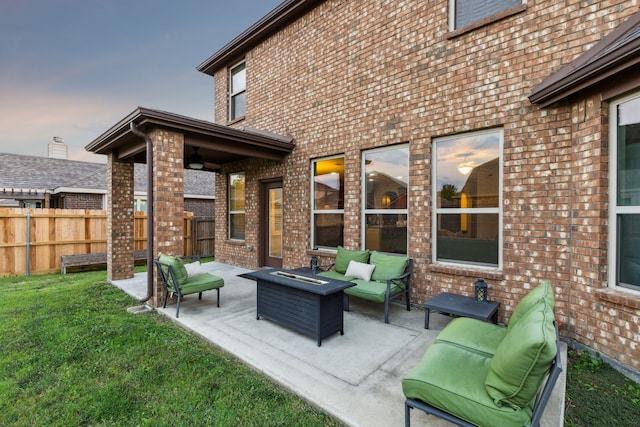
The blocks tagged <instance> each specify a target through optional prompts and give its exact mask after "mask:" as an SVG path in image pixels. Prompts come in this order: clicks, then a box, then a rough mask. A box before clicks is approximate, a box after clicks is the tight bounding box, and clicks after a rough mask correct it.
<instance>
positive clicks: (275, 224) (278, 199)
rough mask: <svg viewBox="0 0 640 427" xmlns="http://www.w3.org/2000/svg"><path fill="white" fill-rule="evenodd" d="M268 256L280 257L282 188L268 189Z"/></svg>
mask: <svg viewBox="0 0 640 427" xmlns="http://www.w3.org/2000/svg"><path fill="white" fill-rule="evenodd" d="M269 256H271V257H276V258H282V188H273V189H270V190H269Z"/></svg>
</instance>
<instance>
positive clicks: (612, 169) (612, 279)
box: [608, 92, 640, 295]
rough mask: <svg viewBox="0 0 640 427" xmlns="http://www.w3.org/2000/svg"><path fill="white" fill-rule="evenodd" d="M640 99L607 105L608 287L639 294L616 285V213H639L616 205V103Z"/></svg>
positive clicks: (638, 95)
mask: <svg viewBox="0 0 640 427" xmlns="http://www.w3.org/2000/svg"><path fill="white" fill-rule="evenodd" d="M636 98H638V99H640V92H634V93H633V94H631V95H628V96H625V97H622V98H619V99H617V100H615V101H612V102H611V103H610V105H609V153H610V157H609V159H610V160H609V257H608V258H609V259H608V263H609V265H608V270H609V277H608V282H609V288H612V289H616V290H618V291H623V292H628V293H632V294H634V295H640V288H636V287H634V288H631V287H627V286H622V285H618V215H624V214H640V205H638V206H618V200H617V194H618V163H617V160H618V105H620V104H622V103H625V102H627V101H630V100H632V99H636Z"/></svg>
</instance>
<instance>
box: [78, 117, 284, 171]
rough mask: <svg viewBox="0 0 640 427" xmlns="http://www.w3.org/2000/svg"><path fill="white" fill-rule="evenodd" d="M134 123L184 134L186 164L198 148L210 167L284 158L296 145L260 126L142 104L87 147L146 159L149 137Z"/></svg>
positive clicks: (119, 156) (146, 128)
mask: <svg viewBox="0 0 640 427" xmlns="http://www.w3.org/2000/svg"><path fill="white" fill-rule="evenodd" d="M131 123H133V124H134V125H135V126H136V127H137V128H138V129H139V130H140V131H142V132H144V133H148V132H150V131H151V129H154V128H160V129H166V130H170V131H173V132H180V133H182V134H183V135H184V145H185V153H184V156H185V165H186V164H187V162H188V159H189V158H190V157H191V155H192V154H193V153H194V148H196V147H197V148H198V154H199V155H201V156H202V158H203V161H204V164H205V169H206V170H217V169H219V168H220V166H221V165H223V164H225V163H230V162H234V161H237V160H242V159H246V158H260V159H268V160H276V161H279V160H282V158H283V157H284V156H285V155H287V154H289V153H291V151H292V150H293V148H294V146H295V145H294V143H293V139H292V138H290V137H286V136H281V135H276V134H273V133H269V132H263V131H259V130H257V129H249V128H244V129H236V128H232V127H228V126H223V125H219V124H216V123H212V122H207V121H204V120H198V119H194V118H191V117H186V116H181V115H178V114H173V113H168V112H165V111H159V110H152V109H148V108H143V107H138V108H137V109H136V110H135V111H133V112H132V113H131V114H129V115H128V116H127V117H125V118H124V119H122V120H120V121H119V122H118V123H116V124H115V125H114V126H112V127H111V128H110V129H109V130H107V131H106V132H104V133H103V134H102V135H100V136H99V137H98V138H96V139H95V140H93V141H92V142H91V143H89V144H88V145H87V146H86V147H85V149H86V150H87V151H90V152H92V153H96V154H109V153H114V154H115V157H116V159H117V160H130V159H133V161H134V162H135V163H145V162H146V144H145V141H144V140H143V139H142V138H140V137H138V136H136V135H134V133H133V131H132V130H131Z"/></svg>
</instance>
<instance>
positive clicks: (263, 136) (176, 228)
mask: <svg viewBox="0 0 640 427" xmlns="http://www.w3.org/2000/svg"><path fill="white" fill-rule="evenodd" d="M293 148H294V144H293V141H292V138H289V137H283V136H280V135H275V134H272V133H268V132H261V131H259V130H256V129H248V128H244V129H236V128H231V127H228V126H222V125H219V124H215V123H212V122H207V121H203V120H197V119H193V118H190V117H185V116H181V115H177V114H172V113H167V112H164V111H158V110H152V109H147V108H142V107H138V108H137V109H136V110H135V111H133V112H132V113H131V114H129V115H128V116H126V117H125V118H124V119H122V120H120V121H119V122H118V123H116V124H115V125H114V126H112V127H111V128H110V129H109V130H107V131H106V132H104V133H103V134H102V135H100V136H99V137H98V138H96V139H95V140H94V141H92V142H91V143H90V144H89V145H87V146H86V147H85V149H86V150H87V151H90V152H93V153H96V154H104V155H106V156H107V192H108V194H109V202H108V207H107V274H108V278H109V280H120V279H126V278H130V277H133V265H134V259H133V251H134V235H133V196H134V192H133V183H134V174H133V171H134V168H133V165H134V163H146V164H147V176H148V184H147V185H148V191H147V194H148V200H147V215H148V218H149V221H148V225H147V249H148V251H147V254H148V255H147V265H148V273H147V296H146V298H144V299H143V300H144V301H146V300H151V301H152V303H153V305H155V306H158V305H159V304H160V297H159V296H160V295H161V292H160V283H159V281H158V279H157V278H155V273H154V269H153V259H154V258H155V257H156V255H157V254H158V253H160V252H163V253H167V254H172V255H181V254H183V253H184V230H183V227H184V221H183V218H184V169H185V167H186V165H188V164H189V163H192V161H191V160H190V159H192V160H195V161H197V166H198V167H199V168H202V169H203V170H209V171H217V170H219V169H220V168H221V167H222V166H223V165H224V164H226V163H231V162H235V161H238V160H242V159H247V158H258V159H267V160H273V161H282V159H283V158H284V157H285V156H286V155H287V154H289V153H291V151H292V150H293ZM216 191H218V190H216Z"/></svg>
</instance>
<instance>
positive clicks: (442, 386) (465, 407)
mask: <svg viewBox="0 0 640 427" xmlns="http://www.w3.org/2000/svg"><path fill="white" fill-rule="evenodd" d="M490 360H491V359H490V358H489V357H485V356H483V355H481V354H478V353H474V352H469V351H465V350H461V349H460V348H458V347H456V346H453V345H450V344H448V343H444V342H435V343H434V344H433V345H431V346H430V347H429V349H428V350H427V351H426V353H425V354H424V356H423V358H422V360H421V361H420V363H419V364H418V365H416V366H415V367H414V368H413V369H411V370H410V371H409V372H408V373H407V375H406V376H405V377H404V378H403V379H402V391H403V392H404V395H405V396H406V397H408V398H411V399H418V400H421V401H423V402H426V403H428V404H430V405H432V406H435V407H436V408H439V409H441V410H443V411H446V412H448V413H450V414H453V415H455V416H456V417H458V418H462V419H463V420H466V421H467V422H470V423H472V424H476V425H479V426H501V427H502V426H524V425H528V424H529V423H530V421H531V414H532V410H531V408H530V407H527V408H523V409H522V410H518V411H514V410H513V409H511V408H509V407H499V406H497V405H495V404H494V402H493V400H492V399H491V397H490V396H489V395H488V394H487V391H486V390H485V388H484V386H483V385H484V378H485V377H486V375H487V371H488V369H489V363H490Z"/></svg>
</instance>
